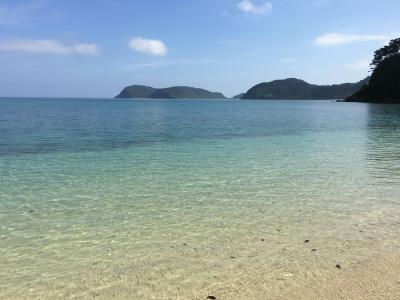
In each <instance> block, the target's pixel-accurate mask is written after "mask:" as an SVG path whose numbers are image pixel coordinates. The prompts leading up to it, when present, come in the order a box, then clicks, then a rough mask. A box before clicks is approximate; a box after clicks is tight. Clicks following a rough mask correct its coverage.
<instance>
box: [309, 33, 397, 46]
mask: <svg viewBox="0 0 400 300" xmlns="http://www.w3.org/2000/svg"><path fill="white" fill-rule="evenodd" d="M389 39H390V36H387V35H370V34H344V33H326V34H323V35H321V36H319V37H317V38H316V39H315V40H314V42H313V43H314V44H315V45H317V46H320V47H329V46H338V45H345V44H350V43H356V42H371V41H382V42H384V41H388V40H389Z"/></svg>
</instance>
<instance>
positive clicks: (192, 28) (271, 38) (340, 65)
mask: <svg viewBox="0 0 400 300" xmlns="http://www.w3.org/2000/svg"><path fill="white" fill-rule="evenodd" d="M394 37H400V1H399V0H379V1H378V0H268V1H265V0H168V1H167V0H85V1H81V0H26V1H22V0H0V96H15V97H18V96H24V97H25V96H30V97H104V98H107V97H114V96H115V95H117V94H118V93H119V91H120V90H121V89H122V88H123V87H125V86H127V85H131V84H143V85H149V86H153V87H167V86H174V85H188V86H195V87H200V88H205V89H209V90H212V91H221V92H223V93H224V94H225V95H226V96H229V97H231V96H233V95H235V94H238V93H241V92H245V91H247V90H248V89H249V88H250V87H251V86H253V85H255V84H257V83H260V82H265V81H271V80H275V79H283V78H289V77H296V78H300V79H303V80H306V81H308V82H310V83H315V84H334V83H343V82H356V81H358V80H361V79H363V78H364V77H366V76H367V75H368V74H369V67H368V65H369V62H370V61H371V59H372V56H373V52H374V50H376V49H378V48H380V47H382V46H383V45H384V44H385V43H387V42H388V41H389V40H390V39H391V38H394Z"/></svg>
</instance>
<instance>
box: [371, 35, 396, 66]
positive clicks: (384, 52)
mask: <svg viewBox="0 0 400 300" xmlns="http://www.w3.org/2000/svg"><path fill="white" fill-rule="evenodd" d="M397 54H400V38H397V39H393V40H391V41H390V42H389V44H387V45H385V46H384V47H382V48H380V49H378V50H376V51H375V53H374V59H373V60H372V63H371V69H372V70H374V69H375V68H376V67H377V66H378V65H379V64H380V63H381V62H382V61H383V60H385V59H386V58H388V57H391V56H393V55H397Z"/></svg>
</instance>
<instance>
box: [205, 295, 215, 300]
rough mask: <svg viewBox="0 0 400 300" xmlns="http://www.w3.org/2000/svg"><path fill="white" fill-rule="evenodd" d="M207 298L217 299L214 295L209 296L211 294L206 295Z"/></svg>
mask: <svg viewBox="0 0 400 300" xmlns="http://www.w3.org/2000/svg"><path fill="white" fill-rule="evenodd" d="M207 299H212V300H216V299H217V297H215V296H211V295H208V296H207Z"/></svg>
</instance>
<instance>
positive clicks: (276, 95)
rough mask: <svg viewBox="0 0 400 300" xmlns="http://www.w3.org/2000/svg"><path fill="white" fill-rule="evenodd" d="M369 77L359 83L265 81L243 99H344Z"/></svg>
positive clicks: (289, 79) (296, 80) (292, 79)
mask: <svg viewBox="0 0 400 300" xmlns="http://www.w3.org/2000/svg"><path fill="white" fill-rule="evenodd" d="M368 80H369V78H366V79H364V80H361V81H359V82H357V83H343V84H334V85H316V84H310V83H308V82H305V81H304V80H300V79H296V78H288V79H282V80H274V81H271V82H263V83H260V84H257V85H255V86H253V87H252V88H251V89H249V90H248V91H247V93H245V94H244V95H243V96H242V99H259V100H263V99H265V100H266V99H285V100H292V99H294V100H300V99H310V100H317V99H318V100H327V99H344V98H346V97H348V96H349V95H351V94H353V93H354V92H355V91H357V90H359V89H360V88H361V87H362V86H363V85H364V84H365V83H366V82H368Z"/></svg>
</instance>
